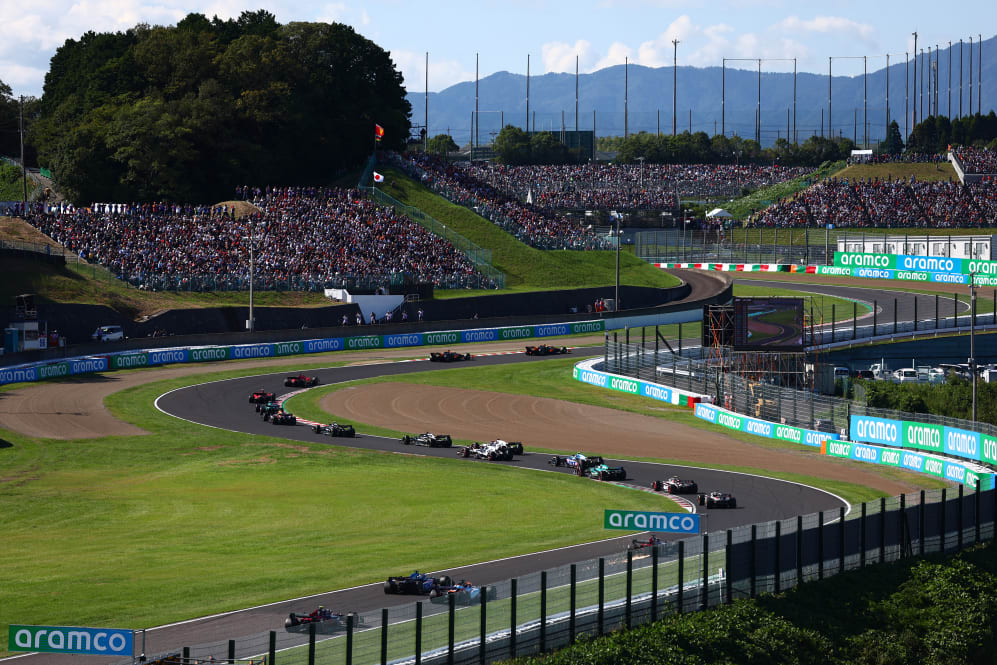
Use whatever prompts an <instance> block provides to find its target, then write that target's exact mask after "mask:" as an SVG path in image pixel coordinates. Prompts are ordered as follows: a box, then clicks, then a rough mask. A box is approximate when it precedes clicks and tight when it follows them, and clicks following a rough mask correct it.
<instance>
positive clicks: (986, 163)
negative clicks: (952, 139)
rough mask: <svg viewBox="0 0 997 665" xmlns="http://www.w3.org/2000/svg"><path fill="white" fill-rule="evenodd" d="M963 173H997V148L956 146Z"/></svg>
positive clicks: (956, 153)
mask: <svg viewBox="0 0 997 665" xmlns="http://www.w3.org/2000/svg"><path fill="white" fill-rule="evenodd" d="M955 155H956V157H958V158H959V163H960V164H961V165H962V170H963V173H973V174H977V173H980V174H988V175H997V150H991V149H989V148H956V149H955Z"/></svg>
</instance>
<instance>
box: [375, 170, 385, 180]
mask: <svg viewBox="0 0 997 665" xmlns="http://www.w3.org/2000/svg"><path fill="white" fill-rule="evenodd" d="M374 182H384V176H383V175H381V174H380V173H378V172H377V171H374Z"/></svg>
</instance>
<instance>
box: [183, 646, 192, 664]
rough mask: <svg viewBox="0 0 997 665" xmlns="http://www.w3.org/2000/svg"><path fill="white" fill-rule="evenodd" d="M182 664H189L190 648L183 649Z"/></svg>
mask: <svg viewBox="0 0 997 665" xmlns="http://www.w3.org/2000/svg"><path fill="white" fill-rule="evenodd" d="M183 662H185V663H189V662H190V647H184V648H183Z"/></svg>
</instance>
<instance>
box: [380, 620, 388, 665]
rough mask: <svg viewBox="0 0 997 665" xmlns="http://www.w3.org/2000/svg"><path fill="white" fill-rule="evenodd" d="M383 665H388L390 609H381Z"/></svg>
mask: <svg viewBox="0 0 997 665" xmlns="http://www.w3.org/2000/svg"><path fill="white" fill-rule="evenodd" d="M381 665H388V608H387V607H383V608H381Z"/></svg>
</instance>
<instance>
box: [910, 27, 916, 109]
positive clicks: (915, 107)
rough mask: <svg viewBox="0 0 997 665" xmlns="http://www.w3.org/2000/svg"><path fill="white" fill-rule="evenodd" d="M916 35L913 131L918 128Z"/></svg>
mask: <svg viewBox="0 0 997 665" xmlns="http://www.w3.org/2000/svg"><path fill="white" fill-rule="evenodd" d="M913 34H914V117H913V119H912V121H911V129H914V127H917V33H916V32H915V33H913Z"/></svg>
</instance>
